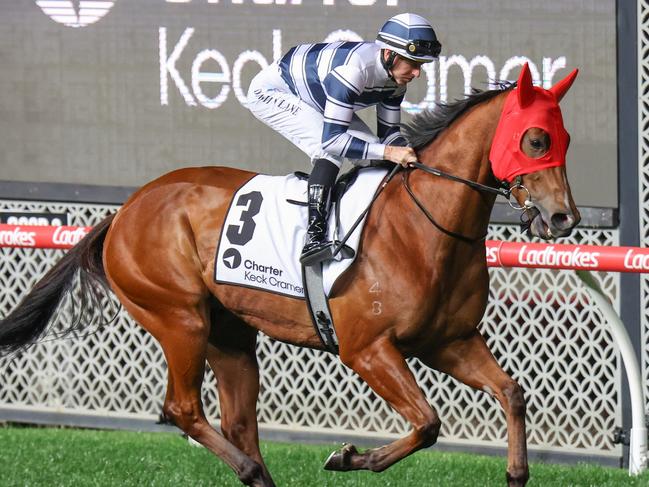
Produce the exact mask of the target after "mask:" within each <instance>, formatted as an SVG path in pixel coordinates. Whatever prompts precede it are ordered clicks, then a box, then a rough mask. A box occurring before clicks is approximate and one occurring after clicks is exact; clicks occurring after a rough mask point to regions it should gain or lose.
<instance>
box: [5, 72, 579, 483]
mask: <svg viewBox="0 0 649 487" xmlns="http://www.w3.org/2000/svg"><path fill="white" fill-rule="evenodd" d="M576 72H577V71H576V70H575V71H573V73H571V74H570V75H569V76H568V77H566V78H565V79H563V80H562V81H560V82H558V83H556V84H555V85H554V86H552V88H550V89H549V90H545V89H543V88H540V87H534V86H533V85H532V79H531V75H530V71H529V68H528V67H527V65H525V66H524V67H523V69H522V70H521V75H520V77H519V79H518V81H517V82H516V83H511V84H509V85H504V84H503V85H498V86H497V87H496V88H495V89H491V90H487V91H480V92H478V91H476V92H474V93H473V94H471V95H468V96H467V97H465V98H464V99H462V100H459V101H456V102H454V103H449V104H446V105H441V106H440V107H439V108H438V109H437V110H435V111H431V112H424V113H422V114H420V115H418V116H416V117H414V119H413V120H412V122H411V123H410V124H408V125H407V126H406V127H405V128H404V132H405V133H406V135H407V136H408V137H409V139H410V141H411V143H413V144H414V146H415V148H416V150H417V154H418V158H419V163H420V168H419V169H417V168H412V167H411V168H408V169H404V170H403V171H402V172H401V177H399V174H398V173H397V176H395V177H393V178H392V179H391V180H390V181H389V182H388V181H386V184H385V186H384V189H383V191H382V192H381V193H380V194H378V196H377V198H376V200H375V201H374V203H373V205H372V207H371V210H370V212H369V214H368V216H367V221H366V225H365V227H364V229H363V234H362V242H361V245H360V248H359V249H358V253H357V257H356V259H355V261H354V263H353V264H352V265H351V267H350V268H349V269H348V270H347V271H346V272H345V273H344V274H343V275H342V276H341V277H340V278H339V279H338V281H337V282H336V284H335V286H334V288H333V289H332V291H331V295H330V301H329V305H330V308H331V313H332V316H333V319H334V323H335V328H336V333H337V336H338V341H339V358H340V360H341V361H342V362H343V363H344V364H345V365H347V366H348V367H349V368H351V369H352V370H353V371H354V372H355V373H356V374H358V375H359V376H360V378H361V379H362V380H363V381H365V382H366V383H367V384H368V385H369V387H371V388H372V390H373V391H374V392H376V393H377V394H378V395H379V396H381V397H382V398H383V399H384V400H386V401H387V402H388V403H389V404H390V406H391V407H392V408H393V409H394V410H395V411H396V412H397V413H398V414H400V415H401V416H402V417H403V418H404V419H405V420H407V421H408V423H409V424H410V425H411V427H412V429H411V431H410V432H409V433H408V434H407V435H406V436H404V437H402V438H400V439H398V440H396V441H393V442H391V443H389V444H387V445H385V446H382V447H379V448H371V449H367V450H365V451H359V450H357V449H356V448H355V447H354V446H353V445H344V446H343V447H342V448H341V449H339V450H338V451H335V452H333V453H332V454H331V456H330V457H329V458H328V459H327V461H326V463H325V468H326V469H329V470H334V471H348V470H360V469H365V470H370V471H374V472H381V471H383V470H385V469H386V468H388V467H390V466H391V465H393V464H394V463H396V462H398V461H399V460H401V459H402V458H404V457H406V456H408V455H410V454H412V453H414V452H416V451H417V450H420V449H422V448H425V447H429V446H431V445H433V444H434V443H435V442H436V439H437V436H438V433H439V430H440V425H441V421H440V417H439V416H438V414H437V412H436V410H435V409H434V408H433V407H432V406H431V405H430V404H429V403H428V402H427V400H426V397H425V395H424V393H423V392H422V390H421V389H420V387H419V386H418V385H417V382H416V380H415V377H414V376H413V374H412V372H411V370H410V369H409V367H408V365H407V363H406V359H407V358H411V357H416V358H418V359H419V360H420V361H421V362H422V363H423V364H425V365H426V366H428V367H432V368H433V369H436V370H438V371H441V372H443V373H445V374H449V375H450V376H452V377H454V378H455V379H456V380H458V381H460V382H462V383H464V384H467V385H469V386H471V387H473V388H475V389H478V390H481V391H484V392H486V393H487V394H490V395H492V396H494V397H495V398H497V400H498V401H499V402H500V404H501V406H502V408H503V409H504V412H505V415H506V419H507V432H508V461H507V469H506V480H507V483H508V485H509V486H523V485H525V484H526V482H527V480H528V478H529V469H528V463H527V446H526V437H525V407H526V406H525V398H524V392H523V390H522V389H521V387H520V386H519V385H518V384H517V382H516V381H514V380H513V379H512V378H511V377H510V376H509V375H508V374H507V373H506V372H505V371H504V370H503V369H502V368H501V367H500V366H499V364H498V363H497V361H496V359H495V358H494V356H493V355H492V353H491V352H490V350H489V349H488V347H487V344H486V342H485V339H484V338H483V336H482V335H481V333H480V332H479V330H478V325H479V323H480V320H481V319H482V316H483V314H484V312H485V309H486V304H487V298H488V291H489V275H488V272H487V265H486V260H485V241H484V238H485V235H486V233H487V229H488V224H489V217H490V213H491V210H492V207H493V205H494V203H495V199H496V194H495V193H496V192H495V191H486V190H483V189H484V188H491V189H493V188H494V186H495V185H497V184H498V179H497V177H496V174H497V173H498V174H499V173H502V171H503V170H502V167H500V166H497V165H496V161H494V160H492V159H493V153H494V148H495V147H496V145H497V144H496V141H497V139H498V137H497V136H498V133H499V127H501V125H503V124H504V126H505V127H507V124H508V123H509V121H511V120H513V119H514V118H515V117H519V118H521V117H522V118H521V123H526V124H527V125H525V127H524V130H522V131H520V133H518V135H516V134H512V132H511V130H514V129H507V130H505V131H504V133H503V134H501V135H503V137H504V139H502V140H505V143H506V144H507V143H509V142H507V141H510V142H511V140H515V141H517V142H516V144H517V147H514V148H513V149H511V150H510V151H509V152H516V151H517V150H520V152H521V153H522V156H521V157H523V158H526V159H525V160H527V161H528V162H530V163H532V164H536V163H539V164H541V162H543V161H545V162H547V161H550V159H551V158H549V156H548V155H549V154H550V153H551V152H552V151H553V150H554V151H555V152H556V151H557V150H558V151H559V155H558V157H559V158H561V157H563V158H564V159H563V164H561V161H559V163H557V162H556V161H554V163H552V164H550V163H548V164H546V165H543V164H541V165H540V166H539V167H538V168H537V167H536V166H535V167H534V171H532V172H530V171H523V172H524V174H522V175H518V176H517V178H516V180H515V184H514V186H512V187H511V196H512V198H513V200H512V202H513V201H514V200H516V201H517V202H518V204H519V205H521V208H523V211H524V212H525V214H527V215H528V219H529V220H531V221H530V225H529V231H530V232H531V234H532V235H534V236H537V237H540V238H543V239H550V238H558V237H562V236H566V235H569V234H570V232H571V230H572V229H573V228H574V227H575V226H576V225H577V224H578V222H579V220H580V216H579V212H578V210H577V208H576V206H575V203H574V201H573V198H572V195H571V192H570V187H569V184H568V181H567V177H566V171H565V154H566V151H567V143H565V141H563V142H562V141H561V140H559V138H560V136H558V135H557V134H558V133H559V134H561V133H562V132H560V131H559V132H558V131H557V130H558V129H557V130H554V129H550V128H547V127H544V126H543V125H542V123H537V120H538V114H539V113H541V115H542V117H541V118H543V117H545V118H547V116H550V115H551V116H552V117H554V119H555V120H556V117H557V111H558V114H559V120H560V109H559V105H558V102H559V101H560V100H561V98H562V97H563V95H564V94H565V93H566V91H567V90H568V89H569V87H570V85H571V84H572V81H573V80H574V77H575V75H576ZM514 98H515V99H516V100H517V103H518V104H519V105H520V107H524V106H526V107H530V108H533V109H534V110H536V115H534V116H532V115H526V113H528V112H526V111H525V110H522V109H521V110H518V111H517V112H514V111H510V112H507V113H505V112H506V111H507V110H506V107H507V106H508V105H507V104H508V103H509V102H510V101H511V100H512V99H514ZM544 103H545V104H544ZM520 107H519V108H520ZM551 112H552V113H551ZM552 117H551V118H552ZM530 124H531V125H530ZM555 125H556V124H555ZM559 128H560V129H562V130H563V125H561V126H560V127H559ZM501 132H502V130H501ZM564 132H565V131H564ZM564 135H565V136H567V132H565V134H564ZM516 137H519V138H516ZM561 137H564V136H563V135H561ZM501 138H502V137H501ZM564 138H565V137H564ZM550 162H552V161H550ZM431 172H433V173H434V174H437V175H432V174H430V173H431ZM442 172H443V173H446V174H452V176H453V177H451V178H441V177H439V173H442ZM253 176H254V174H253V173H251V172H248V171H244V170H238V169H232V168H226V167H204V168H185V169H179V170H176V171H173V172H171V173H168V174H166V175H163V176H162V177H160V178H158V179H156V180H154V181H152V182H149V183H148V184H146V185H145V186H143V187H142V188H140V189H139V190H138V191H136V192H135V193H134V194H133V195H132V196H131V197H130V198H129V199H128V201H127V202H126V203H125V204H124V205H123V206H122V207H121V208H120V209H119V211H117V212H116V213H114V214H112V215H110V216H108V217H107V218H106V219H104V220H103V221H102V222H100V223H99V224H98V225H96V226H95V227H94V228H93V230H92V231H91V232H90V233H89V234H88V235H87V236H86V237H85V238H84V239H83V240H82V241H81V242H79V243H78V244H77V245H76V246H75V247H73V248H72V249H71V250H70V251H69V252H68V253H67V254H66V255H64V256H63V258H62V259H61V260H60V261H59V262H58V263H57V264H56V265H55V266H54V267H53V268H52V269H51V270H50V271H49V272H48V273H47V274H46V275H45V276H44V277H43V278H42V279H41V280H40V281H39V282H38V283H37V284H36V285H35V286H34V288H33V289H32V290H31V291H30V292H29V293H28V294H27V296H26V297H25V298H24V300H23V301H22V302H21V304H19V305H18V307H17V308H16V309H15V310H13V311H12V312H11V313H10V314H9V315H8V316H6V317H5V318H4V319H3V320H1V321H0V351H2V352H3V353H4V354H7V353H18V352H19V351H21V350H23V349H25V348H26V347H28V346H29V345H30V344H32V343H34V342H36V341H37V340H38V339H39V338H40V337H41V336H42V335H43V334H45V333H46V331H47V330H48V326H51V325H50V322H51V318H52V317H53V315H54V314H55V312H56V309H57V306H58V304H59V302H60V301H61V300H62V298H63V297H64V296H65V295H66V294H68V293H70V292H72V291H73V290H74V289H75V286H76V289H77V292H79V293H80V295H81V296H82V297H85V298H86V301H83V302H84V303H86V304H87V305H92V303H98V302H99V300H98V299H97V296H98V294H99V293H100V292H102V286H109V288H110V290H111V291H112V292H113V293H114V294H115V295H116V296H117V298H118V299H119V301H120V302H121V304H122V305H123V306H124V308H125V309H126V310H127V311H128V312H129V313H130V315H131V316H132V317H133V318H134V319H135V320H136V321H137V322H138V323H139V324H140V325H141V326H142V327H144V328H145V329H146V330H147V331H148V332H149V333H150V334H151V335H153V337H155V338H156V339H157V340H158V341H159V343H160V344H161V346H162V350H163V352H164V355H165V359H166V361H167V363H168V384H167V390H166V395H165V399H164V406H163V415H164V417H165V418H167V419H168V420H169V421H170V422H172V423H173V424H175V425H176V426H178V427H179V428H180V429H181V430H183V431H184V432H185V433H186V434H187V435H188V436H189V437H191V438H193V439H194V440H196V441H197V442H198V443H200V444H202V445H203V446H205V447H206V448H207V449H209V450H210V451H211V452H213V453H214V454H215V455H216V456H217V457H219V458H220V459H221V460H223V461H224V462H225V463H226V464H228V465H229V466H230V467H231V468H232V470H233V471H234V473H235V474H236V475H237V476H238V478H239V480H240V481H241V482H242V483H243V484H245V485H250V486H255V487H271V486H274V485H275V484H274V482H273V479H272V477H271V474H270V472H269V471H268V468H267V467H266V465H265V463H264V460H263V458H262V455H261V453H260V450H259V435H258V425H257V417H256V411H255V406H256V401H257V397H258V393H259V369H258V363H257V358H256V351H255V350H256V349H255V347H256V341H257V336H258V333H259V332H261V333H264V334H266V335H267V336H269V337H271V338H273V339H275V340H280V341H282V342H286V343H290V344H293V345H297V346H299V347H309V348H312V349H320V350H322V349H324V345H323V343H322V342H321V340H320V338H319V337H318V335H317V334H316V332H315V330H314V327H313V325H312V323H311V319H310V316H309V313H308V311H307V308H306V306H305V303H304V301H303V300H300V299H296V298H292V297H287V296H283V295H278V294H271V293H268V292H264V291H261V290H257V289H251V288H246V287H237V286H233V285H226V284H219V283H216V282H215V281H214V278H213V277H214V276H213V269H214V266H215V255H216V245H217V242H218V241H219V235H220V231H221V227H222V223H223V221H224V218H225V214H226V212H227V209H228V207H229V205H230V201H231V199H232V197H233V194H234V193H235V192H236V191H237V189H238V188H239V187H240V186H241V185H242V184H243V183H244V182H246V181H247V180H249V179H250V178H251V177H253ZM454 178H455V179H454ZM462 181H464V182H467V181H468V182H469V183H472V184H473V185H470V184H462ZM476 184H477V185H482V186H480V187H478V186H476ZM406 189H407V191H406ZM75 279H78V281H76V280H75ZM75 282H76V284H74V283H75ZM77 325H78V326H83V324H79V323H77V324H73V325H70V327H69V329H67V330H66V331H68V332H71V331H73V330H74V329H76V328H75V326H77ZM206 362H207V364H208V365H209V367H210V368H211V369H212V370H213V372H214V374H215V376H216V379H217V388H218V395H219V400H220V408H221V423H220V430H221V431H220V432H219V431H218V430H217V429H216V428H214V427H213V426H212V425H210V424H209V422H208V421H207V419H206V417H205V415H204V412H203V407H202V404H201V396H200V391H201V384H202V381H203V376H204V372H205V367H206Z"/></svg>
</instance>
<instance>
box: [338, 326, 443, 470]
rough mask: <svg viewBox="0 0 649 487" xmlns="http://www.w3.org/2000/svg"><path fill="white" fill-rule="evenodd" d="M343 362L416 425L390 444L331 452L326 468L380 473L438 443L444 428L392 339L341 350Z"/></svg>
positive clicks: (350, 447) (349, 446)
mask: <svg viewBox="0 0 649 487" xmlns="http://www.w3.org/2000/svg"><path fill="white" fill-rule="evenodd" d="M341 343H342V342H341ZM341 359H342V360H343V362H344V363H345V364H346V365H348V366H349V367H351V368H352V369H354V371H355V372H356V373H357V374H358V375H359V376H360V377H361V378H362V379H363V380H364V381H365V382H366V383H367V384H368V385H369V386H370V387H371V388H372V389H373V390H374V392H376V393H377V394H379V395H380V396H381V397H382V398H383V399H385V400H386V401H388V403H389V404H390V405H391V406H392V407H393V408H394V409H395V410H396V411H397V412H398V413H399V414H401V416H402V417H403V418H404V419H406V420H407V421H408V422H409V423H410V424H411V425H412V426H413V430H412V431H411V432H410V434H409V435H407V436H405V437H403V438H401V439H399V440H397V441H394V442H392V443H390V444H389V445H385V446H382V447H380V448H373V449H370V450H367V451H365V452H363V453H359V452H358V451H356V448H354V447H353V446H352V445H347V446H345V447H343V449H342V450H340V451H339V452H334V453H332V455H331V456H330V457H329V459H328V460H327V462H326V463H325V469H327V470H360V469H367V470H372V471H375V472H381V471H383V470H385V469H386V468H388V467H389V466H390V465H392V464H394V463H396V462H398V461H399V460H401V459H402V458H404V457H406V456H407V455H410V454H411V453H414V452H415V451H417V450H419V449H421V448H425V447H428V446H431V445H432V444H434V443H435V441H436V440H437V435H438V433H439V429H440V427H441V423H440V421H439V417H438V415H437V413H436V412H435V410H434V409H433V408H432V407H431V406H430V405H429V404H428V401H427V400H426V397H425V396H424V393H423V392H422V390H421V389H420V388H419V386H418V385H417V381H416V380H415V377H414V376H413V374H412V372H411V371H410V369H409V368H408V365H407V364H406V361H405V359H404V358H403V355H402V354H401V353H400V352H399V351H398V350H397V349H396V347H395V346H394V344H393V343H392V342H391V341H390V340H389V339H387V338H384V339H381V340H378V341H376V342H374V343H373V344H371V345H369V346H368V347H366V348H364V349H362V350H355V351H354V352H353V353H352V351H350V350H344V348H342V347H341Z"/></svg>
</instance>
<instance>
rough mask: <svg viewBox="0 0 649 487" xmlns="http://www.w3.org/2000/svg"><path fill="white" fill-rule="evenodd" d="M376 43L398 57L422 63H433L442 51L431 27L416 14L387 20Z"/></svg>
mask: <svg viewBox="0 0 649 487" xmlns="http://www.w3.org/2000/svg"><path fill="white" fill-rule="evenodd" d="M376 42H377V43H378V44H379V45H381V47H383V48H385V49H390V50H391V51H394V52H396V53H397V54H399V55H400V56H403V57H405V58H408V59H412V60H413V61H419V62H423V63H429V62H431V61H434V60H435V58H437V57H438V56H439V53H440V51H441V50H442V45H441V44H440V43H439V41H438V40H437V36H436V35H435V31H434V30H433V27H432V26H431V25H430V23H429V22H428V21H427V20H426V19H425V18H423V17H421V16H419V15H417V14H399V15H395V16H394V17H392V18H391V19H388V21H387V22H386V23H385V24H383V27H381V30H380V31H379V34H378V36H377V37H376Z"/></svg>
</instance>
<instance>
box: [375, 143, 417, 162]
mask: <svg viewBox="0 0 649 487" xmlns="http://www.w3.org/2000/svg"><path fill="white" fill-rule="evenodd" d="M383 157H384V158H385V159H386V160H388V161H392V162H394V163H395V164H401V165H402V166H403V167H408V164H410V163H411V162H417V154H415V150H414V149H413V148H412V147H400V146H397V145H386V146H385V152H384V154H383Z"/></svg>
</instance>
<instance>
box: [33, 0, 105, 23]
mask: <svg viewBox="0 0 649 487" xmlns="http://www.w3.org/2000/svg"><path fill="white" fill-rule="evenodd" d="M114 4H115V2H97V1H84V0H37V2H36V5H38V6H39V7H40V8H41V10H42V11H43V12H45V14H47V15H48V16H49V18H51V19H52V20H54V21H55V22H58V23H59V24H63V25H66V26H68V27H85V26H87V25H90V24H94V23H95V22H97V21H98V20H99V19H101V18H102V17H103V16H104V15H106V14H107V13H108V11H109V10H110V9H111V8H112V6H113V5H114Z"/></svg>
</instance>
